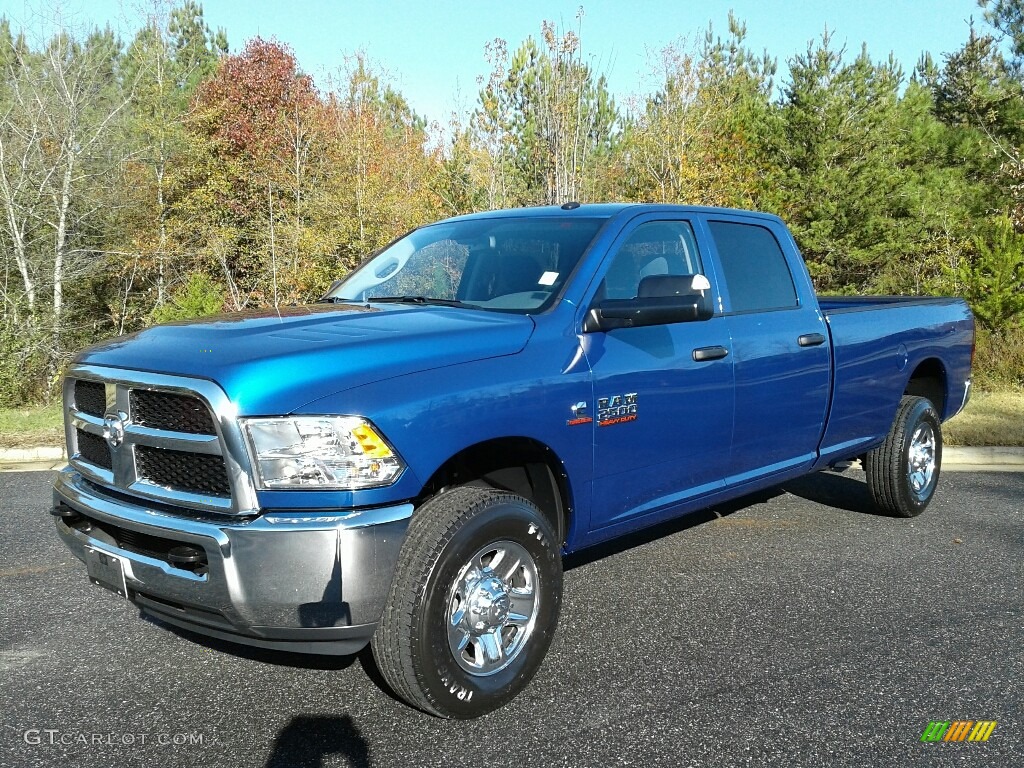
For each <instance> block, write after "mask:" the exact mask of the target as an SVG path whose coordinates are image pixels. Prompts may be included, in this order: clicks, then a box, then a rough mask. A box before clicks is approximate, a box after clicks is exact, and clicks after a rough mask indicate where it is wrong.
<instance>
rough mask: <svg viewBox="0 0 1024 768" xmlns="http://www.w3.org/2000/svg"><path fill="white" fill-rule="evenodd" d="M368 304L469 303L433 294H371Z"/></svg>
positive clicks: (443, 304)
mask: <svg viewBox="0 0 1024 768" xmlns="http://www.w3.org/2000/svg"><path fill="white" fill-rule="evenodd" d="M366 303H367V304H431V305H434V304H436V305H440V306H442V307H465V306H468V305H467V304H465V303H463V302H461V301H459V300H458V299H437V298H434V297H433V296H371V297H370V298H368V299H366Z"/></svg>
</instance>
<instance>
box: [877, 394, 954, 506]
mask: <svg viewBox="0 0 1024 768" xmlns="http://www.w3.org/2000/svg"><path fill="white" fill-rule="evenodd" d="M941 465H942V426H941V424H940V422H939V415H938V414H937V413H936V412H935V408H934V407H933V406H932V404H931V401H929V400H928V399H926V398H923V397H912V396H909V395H907V396H904V397H903V399H902V400H901V401H900V405H899V408H898V409H897V410H896V418H895V419H894V420H893V424H892V427H891V428H890V429H889V434H888V435H886V438H885V442H884V443H882V444H881V445H880V446H878V447H877V448H875V449H873V450H872V451H869V452H868V455H867V457H866V459H865V462H864V471H865V473H866V474H867V477H868V490H869V491H870V493H871V500H872V501H873V502H874V504H875V506H876V507H877V508H878V509H879V510H880V511H882V512H885V513H887V514H890V515H894V516H896V517H916V516H917V515H920V514H921V513H922V512H924V510H925V507H927V506H928V503H929V502H930V501H931V500H932V496H933V495H934V494H935V487H936V486H937V485H938V482H939V468H940V466H941Z"/></svg>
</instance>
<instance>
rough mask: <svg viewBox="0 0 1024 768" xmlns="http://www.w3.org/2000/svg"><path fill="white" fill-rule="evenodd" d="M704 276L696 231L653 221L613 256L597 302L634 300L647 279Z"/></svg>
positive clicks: (682, 223) (683, 224)
mask: <svg viewBox="0 0 1024 768" xmlns="http://www.w3.org/2000/svg"><path fill="white" fill-rule="evenodd" d="M696 274H703V270H702V268H701V264H700V256H699V255H698V254H697V243H696V240H695V239H694V237H693V228H692V227H691V226H690V225H689V223H688V222H685V221H649V222H647V223H646V224H641V225H640V226H639V227H637V228H636V229H635V230H634V231H633V234H631V235H630V236H629V239H628V240H626V242H624V243H623V244H622V245H621V246H620V247H619V250H618V251H616V253H615V255H614V256H613V257H612V263H611V265H610V266H609V267H608V272H607V274H606V275H605V277H604V280H603V281H602V282H601V286H600V288H598V291H597V296H596V300H597V301H603V300H604V299H633V298H636V297H638V296H640V295H641V286H640V283H641V281H643V279H644V278H645V277H651V276H658V275H673V276H678V275H696Z"/></svg>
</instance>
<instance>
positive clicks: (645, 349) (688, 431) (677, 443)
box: [582, 215, 734, 531]
mask: <svg viewBox="0 0 1024 768" xmlns="http://www.w3.org/2000/svg"><path fill="white" fill-rule="evenodd" d="M697 274H704V268H703V263H702V260H701V257H700V253H699V252H698V249H697V242H696V238H695V237H694V226H693V224H691V222H690V221H689V220H688V219H686V218H684V217H681V218H678V219H671V220H666V219H665V218H664V217H663V215H662V218H660V219H654V220H652V219H649V218H647V217H644V218H642V219H641V220H640V221H639V223H637V224H635V225H634V226H633V227H632V228H631V229H627V230H626V231H624V232H623V234H622V235H621V236H620V238H619V240H617V241H616V243H615V245H613V247H612V249H611V251H610V253H609V256H608V258H607V259H606V261H605V272H604V276H603V278H602V279H601V280H600V283H599V285H598V288H597V290H596V292H595V294H594V298H593V300H592V301H591V304H590V305H591V306H596V305H597V304H599V303H600V302H601V301H603V300H604V299H628V298H635V297H638V296H643V295H645V294H644V292H643V291H644V286H642V285H641V283H642V282H643V281H644V278H646V277H650V276H652V275H672V276H679V277H683V276H689V275H697ZM651 282H652V281H650V280H649V281H647V282H646V283H645V284H644V285H650V284H651ZM655 282H656V281H655ZM711 298H712V297H711V296H708V297H707V299H708V300H709V301H710V300H711ZM582 343H583V349H584V352H585V354H586V355H587V359H588V361H589V363H590V367H591V370H592V371H593V378H594V395H595V399H596V403H595V410H594V421H593V432H594V489H593V491H594V492H593V506H592V511H591V525H592V528H593V530H595V531H596V530H598V529H601V528H607V527H609V526H616V525H620V524H625V523H629V522H631V521H635V520H638V519H641V518H646V517H652V518H660V517H668V516H670V515H671V514H674V513H675V512H677V511H678V509H677V507H678V505H680V504H682V503H685V502H686V501H687V500H690V499H693V498H695V497H698V496H701V495H703V494H706V493H708V492H709V491H712V490H715V489H717V488H721V487H723V485H724V483H723V481H722V478H723V477H724V476H725V475H726V473H727V469H728V467H729V465H730V458H731V456H730V451H731V442H732V429H733V408H734V401H733V398H734V395H733V364H732V355H731V349H732V342H731V339H730V334H729V328H728V325H727V323H726V321H725V318H723V317H720V316H718V315H714V316H712V317H711V318H710V319H707V320H694V321H689V322H678V323H671V324H663V325H650V326H645V327H632V328H615V329H612V330H607V331H595V332H590V333H585V334H583V339H582ZM659 513H661V514H659ZM653 521H654V520H653V519H651V520H650V522H653Z"/></svg>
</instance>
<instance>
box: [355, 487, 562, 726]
mask: <svg viewBox="0 0 1024 768" xmlns="http://www.w3.org/2000/svg"><path fill="white" fill-rule="evenodd" d="M489 547H490V548H492V550H493V552H492V553H489V552H488V548H489ZM499 552H500V554H498V553H499ZM527 556H528V557H527ZM488 558H490V559H488ZM517 558H518V560H517ZM496 561H497V566H496V570H494V571H491V570H490V565H489V563H494V562H496ZM474 563H475V565H474ZM510 563H511V570H509V568H510V565H509V564H510ZM478 566H482V567H478ZM506 571H508V578H507V579H503V578H502V575H503V574H504V573H505V572H506ZM488 574H490V575H488ZM531 581H532V582H533V584H532V587H531V586H530V582H531ZM502 595H504V598H503V597H502ZM529 595H533V597H532V599H531V598H530V597H529ZM561 601H562V560H561V553H560V552H559V544H558V541H557V539H556V537H555V534H554V532H553V530H552V527H551V524H550V523H549V522H548V520H547V519H546V518H545V517H544V515H543V514H542V513H541V512H540V510H538V509H537V507H536V506H534V505H533V504H532V503H530V502H529V501H527V500H526V499H524V498H522V497H520V496H516V495H515V494H511V493H504V492H499V491H493V490H490V489H486V488H471V487H460V488H454V489H452V490H450V491H447V492H445V493H443V494H441V495H440V496H437V497H435V498H433V499H431V500H430V501H428V502H427V503H425V504H424V505H423V506H422V507H421V508H420V509H418V510H416V513H415V514H414V515H413V518H412V520H411V521H410V523H409V530H408V533H407V535H406V539H405V542H404V543H403V545H402V551H401V555H400V557H399V561H398V567H397V568H396V571H395V576H394V580H393V582H392V585H391V591H390V593H389V596H388V601H387V604H386V605H385V608H384V613H383V615H382V617H381V621H380V624H379V625H378V627H377V630H376V632H375V633H374V636H373V640H372V642H371V645H372V648H373V655H374V659H375V660H376V662H377V666H378V668H379V669H380V672H381V674H382V675H383V677H384V679H385V680H386V681H387V683H388V685H390V686H391V688H392V690H393V691H394V692H395V694H397V695H398V696H399V697H400V698H402V699H404V700H405V701H407V702H408V703H409V704H411V705H412V706H414V707H417V708H419V709H422V710H423V711H425V712H429V713H431V714H434V715H438V716H439V717H451V718H459V719H466V718H472V717H479V716H480V715H483V714H486V713H487V712H490V711H492V710H494V709H497V708H498V707H500V706H502V705H504V704H506V703H507V702H509V701H510V700H511V699H512V698H514V697H515V696H516V694H518V693H519V692H520V691H522V690H523V688H525V687H526V685H527V684H528V683H529V682H530V680H531V679H532V678H533V676H534V674H535V673H536V672H537V669H538V668H539V667H540V664H541V661H542V660H543V658H544V654H545V653H546V652H547V649H548V646H549V645H550V644H551V639H552V636H553V635H554V632H555V627H556V626H557V624H558V614H559V610H560V608H561ZM460 610H461V613H459V611H460ZM526 610H529V612H530V616H529V621H524V616H525V615H526V614H525V613H517V611H526ZM456 616H460V617H462V618H461V619H459V620H456V618H455V617H456ZM474 621H475V623H474ZM449 627H451V629H450V628H449ZM485 635H486V637H485ZM459 643H468V645H465V646H464V648H463V650H462V651H461V653H460V652H458V651H457V650H456V646H457V645H458V644H459ZM506 643H507V647H506ZM498 649H501V650H502V653H505V655H504V656H503V655H502V653H499V652H497V651H498Z"/></svg>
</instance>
